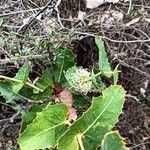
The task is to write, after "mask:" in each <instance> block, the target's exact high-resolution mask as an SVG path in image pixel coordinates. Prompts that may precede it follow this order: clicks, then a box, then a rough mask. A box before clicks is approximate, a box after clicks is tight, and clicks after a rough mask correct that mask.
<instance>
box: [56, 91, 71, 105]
mask: <svg viewBox="0 0 150 150" xmlns="http://www.w3.org/2000/svg"><path fill="white" fill-rule="evenodd" d="M57 98H58V99H59V101H60V102H61V103H64V104H66V105H67V106H69V107H71V106H72V105H73V97H72V94H71V92H70V91H68V90H66V89H64V90H63V91H62V92H60V93H59V94H58V95H57Z"/></svg>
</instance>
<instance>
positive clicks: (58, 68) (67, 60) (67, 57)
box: [53, 48, 75, 83]
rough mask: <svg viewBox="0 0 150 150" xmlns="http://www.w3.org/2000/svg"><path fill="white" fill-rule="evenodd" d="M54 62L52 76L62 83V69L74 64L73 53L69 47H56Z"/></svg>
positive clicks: (63, 80)
mask: <svg viewBox="0 0 150 150" xmlns="http://www.w3.org/2000/svg"><path fill="white" fill-rule="evenodd" d="M55 53H56V54H55V58H54V60H53V63H54V77H55V81H56V82H60V83H64V82H65V81H66V80H65V77H64V71H66V70H68V69H69V68H70V67H72V66H74V59H75V55H74V54H73V52H72V51H71V50H70V49H67V48H59V49H56V52H55Z"/></svg>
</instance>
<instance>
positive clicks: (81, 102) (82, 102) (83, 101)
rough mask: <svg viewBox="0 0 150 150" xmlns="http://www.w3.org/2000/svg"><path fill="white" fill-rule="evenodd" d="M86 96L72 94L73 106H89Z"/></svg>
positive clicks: (77, 107) (81, 107)
mask: <svg viewBox="0 0 150 150" xmlns="http://www.w3.org/2000/svg"><path fill="white" fill-rule="evenodd" d="M87 98H89V97H87V96H85V95H73V100H74V102H73V106H74V107H75V108H76V109H82V110H83V109H86V108H88V106H89V102H88V101H87Z"/></svg>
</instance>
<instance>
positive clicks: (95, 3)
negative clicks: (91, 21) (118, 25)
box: [86, 0, 129, 9]
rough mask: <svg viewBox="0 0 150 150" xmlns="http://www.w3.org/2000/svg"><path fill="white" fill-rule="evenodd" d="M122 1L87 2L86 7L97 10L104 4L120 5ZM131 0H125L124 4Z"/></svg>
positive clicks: (102, 0)
mask: <svg viewBox="0 0 150 150" xmlns="http://www.w3.org/2000/svg"><path fill="white" fill-rule="evenodd" d="M119 1H121V0H86V6H87V8H90V9H93V8H96V7H98V6H100V5H102V4H104V3H118V2H119ZM127 1H129V0H124V2H127Z"/></svg>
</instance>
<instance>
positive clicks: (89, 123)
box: [58, 85, 125, 150]
mask: <svg viewBox="0 0 150 150" xmlns="http://www.w3.org/2000/svg"><path fill="white" fill-rule="evenodd" d="M102 93H103V97H102V96H99V97H96V98H93V103H92V105H91V107H90V108H89V109H88V111H87V112H86V113H85V114H83V116H82V117H81V118H79V119H78V120H77V121H76V122H75V123H74V124H73V125H72V126H71V127H70V128H69V129H68V130H67V131H66V133H65V134H64V135H63V136H62V137H61V138H60V139H59V142H58V148H59V150H79V147H80V148H81V147H84V149H85V150H96V148H97V147H98V146H99V145H100V142H101V140H102V138H103V136H104V135H105V134H106V133H107V132H108V131H110V130H111V128H112V127H113V126H114V125H115V123H116V122H117V121H118V116H119V115H120V114H121V113H122V108H123V103H124V97H125V91H124V89H123V88H122V87H121V86H119V85H116V86H113V85H111V86H110V87H109V88H107V89H106V90H105V91H103V92H102ZM78 143H80V144H78Z"/></svg>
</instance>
